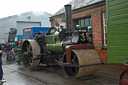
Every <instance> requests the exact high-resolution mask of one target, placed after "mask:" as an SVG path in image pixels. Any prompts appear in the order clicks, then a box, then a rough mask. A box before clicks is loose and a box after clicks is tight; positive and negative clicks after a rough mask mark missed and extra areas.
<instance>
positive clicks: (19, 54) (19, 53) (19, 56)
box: [17, 40, 23, 65]
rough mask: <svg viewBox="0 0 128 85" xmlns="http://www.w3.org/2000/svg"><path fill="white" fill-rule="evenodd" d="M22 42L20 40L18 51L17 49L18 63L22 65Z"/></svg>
mask: <svg viewBox="0 0 128 85" xmlns="http://www.w3.org/2000/svg"><path fill="white" fill-rule="evenodd" d="M22 42H23V41H22V40H19V44H18V49H17V62H18V64H19V65H20V64H21V61H22V56H21V47H22Z"/></svg>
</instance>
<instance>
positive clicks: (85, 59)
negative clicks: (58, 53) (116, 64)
mask: <svg viewBox="0 0 128 85" xmlns="http://www.w3.org/2000/svg"><path fill="white" fill-rule="evenodd" d="M63 62H64V63H66V55H65V56H64V58H63ZM98 63H100V58H99V55H98V53H97V52H96V51H95V50H94V49H77V50H72V52H71V64H73V65H77V66H78V65H79V66H82V65H89V64H92V65H91V66H85V67H70V66H64V70H65V73H66V74H67V75H68V76H69V77H71V78H78V77H82V76H86V75H91V74H92V73H95V72H97V71H98V70H99V67H100V65H93V64H98Z"/></svg>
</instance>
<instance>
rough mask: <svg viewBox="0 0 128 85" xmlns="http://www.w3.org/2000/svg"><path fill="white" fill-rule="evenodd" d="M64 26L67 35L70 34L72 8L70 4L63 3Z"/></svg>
mask: <svg viewBox="0 0 128 85" xmlns="http://www.w3.org/2000/svg"><path fill="white" fill-rule="evenodd" d="M65 18H66V28H67V33H68V35H69V36H71V34H72V9H71V5H70V4H67V5H65Z"/></svg>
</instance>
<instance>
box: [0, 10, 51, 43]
mask: <svg viewBox="0 0 128 85" xmlns="http://www.w3.org/2000/svg"><path fill="white" fill-rule="evenodd" d="M50 16H51V14H49V13H47V12H26V13H23V14H20V15H14V16H9V17H5V18H1V19H0V43H3V42H5V41H6V40H7V39H8V33H9V29H10V28H16V29H17V35H23V28H25V27H32V26H48V27H49V26H51V23H50V21H49V17H50Z"/></svg>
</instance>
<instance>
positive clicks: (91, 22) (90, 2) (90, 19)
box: [50, 0, 107, 63]
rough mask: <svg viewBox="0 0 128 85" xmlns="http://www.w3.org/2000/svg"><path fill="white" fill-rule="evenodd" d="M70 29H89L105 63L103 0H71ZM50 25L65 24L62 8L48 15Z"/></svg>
mask: <svg viewBox="0 0 128 85" xmlns="http://www.w3.org/2000/svg"><path fill="white" fill-rule="evenodd" d="M69 4H71V5H72V30H73V31H74V30H75V29H79V28H88V29H91V32H90V34H91V35H92V39H93V45H94V46H95V48H96V50H97V52H98V53H99V55H100V58H101V60H102V61H103V62H104V63H107V50H106V46H107V43H106V42H107V41H106V39H107V37H106V7H105V0H72V1H71V2H70V3H69ZM50 21H51V26H56V27H58V26H61V25H63V26H64V25H65V14H64V8H62V9H60V10H59V11H58V12H57V13H56V14H55V15H53V16H52V17H50Z"/></svg>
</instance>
